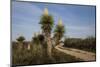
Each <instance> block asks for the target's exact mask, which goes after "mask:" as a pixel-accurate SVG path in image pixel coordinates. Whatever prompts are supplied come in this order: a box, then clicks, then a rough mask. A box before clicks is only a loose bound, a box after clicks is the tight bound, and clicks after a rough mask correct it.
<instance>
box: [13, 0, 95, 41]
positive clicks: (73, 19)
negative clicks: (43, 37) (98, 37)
mask: <svg viewBox="0 0 100 67" xmlns="http://www.w3.org/2000/svg"><path fill="white" fill-rule="evenodd" d="M46 7H47V8H48V11H49V14H51V15H52V16H53V18H54V27H53V30H54V28H55V26H56V24H58V19H59V18H61V19H62V22H63V25H64V26H65V31H66V32H65V37H71V38H86V37H88V36H93V37H95V23H96V22H95V21H96V19H95V14H96V13H95V6H82V5H69V4H51V3H36V2H18V1H12V40H13V41H15V40H16V38H18V36H20V35H23V36H24V37H25V39H26V40H28V41H30V40H31V39H32V37H33V36H34V33H35V32H39V31H41V25H40V24H39V21H40V16H41V15H42V14H43V11H44V8H46ZM53 30H52V33H53Z"/></svg>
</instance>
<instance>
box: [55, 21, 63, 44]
mask: <svg viewBox="0 0 100 67" xmlns="http://www.w3.org/2000/svg"><path fill="white" fill-rule="evenodd" d="M64 33H65V28H64V25H63V24H62V20H61V19H59V22H58V24H57V25H56V28H55V30H54V40H55V42H56V45H58V44H59V41H60V40H61V38H62V37H63V36H64Z"/></svg>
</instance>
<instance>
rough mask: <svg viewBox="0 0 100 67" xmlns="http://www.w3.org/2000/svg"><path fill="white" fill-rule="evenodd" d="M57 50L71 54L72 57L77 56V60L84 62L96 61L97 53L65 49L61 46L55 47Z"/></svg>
mask: <svg viewBox="0 0 100 67" xmlns="http://www.w3.org/2000/svg"><path fill="white" fill-rule="evenodd" d="M55 48H56V49H57V50H59V51H61V52H63V53H66V54H69V55H71V56H75V57H76V58H80V59H82V60H83V61H94V60H95V53H92V52H87V51H83V50H79V49H73V48H65V47H61V46H56V47H55Z"/></svg>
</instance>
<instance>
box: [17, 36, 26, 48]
mask: <svg viewBox="0 0 100 67" xmlns="http://www.w3.org/2000/svg"><path fill="white" fill-rule="evenodd" d="M16 40H17V41H18V43H19V48H20V49H21V48H22V46H23V41H24V40H25V38H24V36H19V37H18V38H17V39H16Z"/></svg>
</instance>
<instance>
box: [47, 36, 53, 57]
mask: <svg viewBox="0 0 100 67" xmlns="http://www.w3.org/2000/svg"><path fill="white" fill-rule="evenodd" d="M51 53H52V43H51V38H50V36H49V37H47V55H48V56H49V57H50V58H51V57H52V56H51V55H52V54H51Z"/></svg>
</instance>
